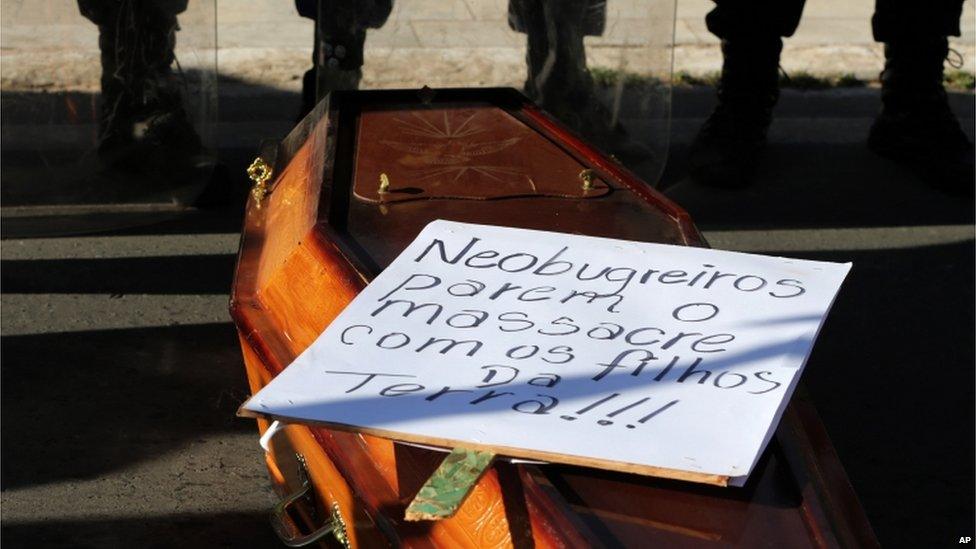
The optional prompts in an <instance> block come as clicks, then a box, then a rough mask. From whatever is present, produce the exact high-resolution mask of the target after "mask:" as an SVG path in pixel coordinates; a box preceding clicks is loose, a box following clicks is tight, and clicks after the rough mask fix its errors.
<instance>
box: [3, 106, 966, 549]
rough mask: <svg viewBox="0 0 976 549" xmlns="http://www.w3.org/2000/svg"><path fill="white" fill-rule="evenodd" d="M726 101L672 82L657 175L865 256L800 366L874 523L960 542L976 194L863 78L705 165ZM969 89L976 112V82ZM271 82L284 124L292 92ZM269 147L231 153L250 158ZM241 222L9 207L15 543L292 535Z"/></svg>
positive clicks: (822, 245)
mask: <svg viewBox="0 0 976 549" xmlns="http://www.w3.org/2000/svg"><path fill="white" fill-rule="evenodd" d="M711 101H712V99H711V92H710V91H708V90H703V89H692V90H684V91H679V92H678V93H677V94H676V96H675V105H674V116H675V119H674V124H673V135H674V138H673V139H674V140H673V144H672V157H671V161H670V163H669V166H668V168H667V170H666V171H665V173H664V176H663V180H662V184H661V186H662V187H664V188H665V189H666V192H667V194H668V195H670V196H671V197H672V198H674V199H675V200H676V201H677V202H679V203H680V204H682V205H683V206H684V207H685V208H687V209H688V211H689V212H690V213H691V214H692V216H693V217H694V219H695V220H696V222H697V224H698V225H699V227H700V228H701V229H702V230H703V232H704V234H705V236H706V238H707V239H708V240H709V242H710V243H711V244H712V246H714V247H716V248H724V249H731V250H743V251H750V252H759V253H769V254H782V255H788V256H793V257H801V258H811V259H823V260H836V261H853V263H854V269H853V271H852V273H851V276H850V278H849V279H848V282H847V283H846V284H845V286H844V288H843V290H842V292H841V294H840V296H839V298H838V300H837V302H836V304H835V307H834V310H833V312H832V313H831V315H830V318H829V320H828V322H827V324H826V326H825V327H824V329H823V332H822V334H821V337H820V340H819V341H818V344H817V345H816V347H815V351H814V354H813V356H812V357H811V359H810V362H809V364H808V366H807V370H806V373H805V383H806V385H807V387H808V389H809V392H810V393H811V395H812V397H813V400H814V401H815V402H816V403H817V404H818V408H819V410H820V413H821V416H822V418H823V420H824V422H825V424H826V426H827V429H828V431H829V432H830V434H831V437H832V438H833V441H834V444H835V446H836V448H837V451H838V453H839V455H840V458H841V460H842V462H843V463H844V465H845V467H846V468H847V471H848V474H849V476H850V478H851V480H852V483H853V485H854V488H855V490H856V491H857V493H858V494H859V496H860V498H861V500H862V503H863V505H864V507H865V509H866V510H867V513H868V516H869V518H870V520H871V521H872V524H873V526H874V528H875V530H876V532H877V535H878V537H879V539H880V540H881V542H882V543H883V544H884V545H886V546H890V547H935V546H942V545H944V544H946V545H947V544H953V545H956V544H957V540H958V538H959V537H960V536H971V535H973V533H974V528H973V516H974V512H976V508H974V497H973V484H974V475H973V467H974V438H973V433H974V422H973V411H974V381H976V379H974V362H976V356H974V341H976V337H974V330H976V321H974V299H976V297H974V277H976V275H974V228H973V221H974V213H973V210H974V207H973V203H972V200H970V199H959V198H953V197H949V196H946V195H944V194H941V193H939V192H937V191H934V190H931V189H929V188H927V187H925V186H924V185H923V184H922V183H921V182H920V181H919V180H918V179H917V178H916V177H915V176H913V175H912V174H909V173H906V172H905V171H903V170H902V169H901V168H899V167H897V166H895V165H893V164H891V163H889V162H887V161H885V160H882V159H880V158H878V157H875V156H874V155H872V154H871V153H870V152H868V151H867V150H866V149H865V147H864V146H863V142H862V141H863V136H864V135H865V134H866V131H867V127H868V125H869V124H870V120H871V118H872V117H873V115H874V113H875V111H876V108H877V92H876V91H874V90H870V89H864V90H854V91H830V92H808V93H802V92H788V93H786V94H784V98H783V101H782V103H781V105H780V107H779V108H778V110H777V121H776V123H775V124H774V127H773V130H772V132H771V145H770V148H769V151H768V155H767V157H766V159H765V163H764V166H763V168H762V170H761V172H760V174H759V177H758V180H757V182H756V184H755V185H754V186H753V187H751V188H749V189H746V190H742V191H716V190H711V189H705V188H701V187H699V186H697V185H695V184H694V183H692V182H690V181H687V180H686V178H685V167H684V162H683V158H684V155H685V153H686V148H687V143H688V141H689V140H690V137H691V135H692V133H693V131H694V129H695V128H696V127H697V126H698V125H699V124H700V123H701V120H702V118H703V117H704V116H705V115H706V114H707V112H708V111H709V109H710V106H711ZM953 102H954V105H955V107H956V112H957V114H958V115H959V116H960V118H961V119H962V120H964V121H965V122H964V124H965V127H966V129H967V131H968V132H969V133H970V135H972V133H973V119H974V112H973V97H972V95H961V96H956V97H954V98H953ZM255 104H257V105H258V106H260V105H262V104H264V105H265V107H264V110H263V111H262V110H261V109H260V108H258V109H251V110H250V111H249V113H248V116H251V117H252V119H254V120H267V123H266V127H274V128H283V127H287V126H288V124H289V123H290V117H291V116H292V113H293V112H294V111H293V110H291V109H292V107H290V105H295V104H297V96H295V95H294V94H279V95H275V96H267V97H264V99H263V100H262V102H257V103H255ZM238 108H242V109H245V110H246V108H244V107H240V106H239V107H238ZM225 116H227V113H225ZM262 117H264V118H262ZM252 151H253V148H246V147H243V146H242V147H240V148H229V149H224V150H222V154H223V157H224V160H225V162H227V164H228V165H229V166H230V167H231V169H232V171H233V173H240V172H242V171H243V168H244V166H245V165H246V164H245V162H246V161H247V160H248V159H249V157H250V156H251V154H252ZM111 226H115V227H116V228H114V229H107V227H111ZM239 226H240V210H239V207H238V206H228V207H225V208H223V209H217V210H209V211H194V212H188V213H185V214H179V215H177V214H173V213H167V212H165V211H162V212H151V213H140V212H115V213H113V212H104V211H103V212H96V213H88V214H76V215H71V214H68V213H65V212H57V211H53V212H52V211H49V212H44V211H40V210H38V211H33V212H32V211H14V210H9V211H8V212H7V215H5V216H4V217H3V219H2V229H3V237H4V240H3V242H2V244H0V277H2V292H3V294H2V296H0V305H2V312H3V314H2V317H0V328H2V332H3V336H2V339H0V347H2V358H3V368H2V370H0V374H2V379H0V387H2V399H0V411H2V417H3V429H2V435H0V445H2V492H0V502H2V514H3V522H2V535H3V538H2V540H3V542H4V543H5V544H6V545H7V546H9V547H118V546H147V547H177V546H182V547H208V546H228V547H266V546H275V540H274V537H273V534H272V533H271V530H270V528H269V527H268V523H267V520H266V512H267V510H268V509H269V508H270V506H271V505H272V503H273V498H272V495H271V493H270V490H268V489H267V487H266V485H267V481H266V477H265V471H264V468H263V467H264V466H263V460H262V455H261V450H260V449H259V447H258V445H257V437H256V431H255V428H254V425H253V423H252V422H251V421H248V420H244V419H237V418H235V417H234V411H235V409H236V407H237V406H238V404H239V403H240V402H241V401H242V399H243V398H244V397H245V395H246V394H247V388H246V384H245V379H244V373H243V367H242V364H241V358H240V351H239V349H238V344H237V341H236V336H235V333H234V329H233V327H232V325H231V324H230V321H229V317H228V315H227V312H226V305H227V295H228V292H229V288H230V281H231V276H232V269H233V266H234V253H235V251H236V243H237V234H236V231H237V230H238V228H239ZM78 231H81V232H83V233H85V234H75V235H71V236H63V233H65V232H69V233H70V232H78ZM58 233H62V235H61V236H59V235H58Z"/></svg>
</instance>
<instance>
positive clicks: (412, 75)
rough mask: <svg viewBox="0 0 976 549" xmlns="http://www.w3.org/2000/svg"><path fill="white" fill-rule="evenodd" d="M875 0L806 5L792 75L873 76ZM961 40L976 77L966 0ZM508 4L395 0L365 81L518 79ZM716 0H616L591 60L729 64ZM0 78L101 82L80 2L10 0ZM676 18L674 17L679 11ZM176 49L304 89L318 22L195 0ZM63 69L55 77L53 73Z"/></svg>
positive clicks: (224, 68)
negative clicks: (718, 30) (714, 20)
mask: <svg viewBox="0 0 976 549" xmlns="http://www.w3.org/2000/svg"><path fill="white" fill-rule="evenodd" d="M873 4H874V3H873V2H870V1H862V2H850V1H847V0H808V1H807V5H806V8H805V10H804V18H803V20H802V22H801V24H800V27H799V28H798V29H797V32H796V34H795V35H794V36H793V37H791V38H790V39H788V40H787V41H786V45H785V50H784V54H783V58H782V66H783V68H784V70H785V71H787V72H788V73H793V74H796V73H800V72H806V73H811V74H817V75H838V74H843V73H852V74H855V75H856V76H858V77H859V78H862V79H868V80H871V79H875V78H876V77H877V75H878V72H879V71H880V70H881V66H882V62H883V54H882V50H881V46H880V45H879V44H876V43H874V42H873V41H872V38H871V25H870V17H871V13H872V11H873ZM964 5H965V13H964V14H963V18H962V31H963V32H962V36H961V37H959V38H957V39H953V40H952V45H953V47H954V48H955V49H956V50H958V51H959V52H960V53H961V54H962V55H963V67H964V68H965V69H966V70H968V71H970V72H976V47H974V40H976V19H974V12H973V0H966V1H965V4H964ZM506 6H507V0H396V2H395V3H394V11H393V13H392V14H391V16H390V18H389V19H388V21H387V23H386V24H385V25H384V26H383V28H381V29H379V30H374V31H370V32H369V35H368V38H367V43H366V48H367V49H366V60H367V63H366V66H365V75H364V83H365V84H366V85H369V86H371V87H420V86H422V85H424V84H429V85H431V86H447V85H452V84H453V85H458V84H461V85H464V84H466V85H470V84H471V82H472V79H477V80H480V84H481V85H519V84H521V81H522V79H523V76H522V72H523V70H522V64H523V59H524V58H525V53H524V42H525V37H524V35H520V34H518V33H515V32H514V31H512V30H511V29H509V27H508V23H507V20H506V14H507V9H506ZM711 6H712V3H711V2H710V1H709V0H610V1H609V2H608V3H607V9H608V20H609V21H608V24H607V28H606V30H605V32H604V34H603V35H602V36H599V37H596V36H594V37H589V38H587V41H586V44H587V48H588V53H589V58H590V66H599V67H607V68H623V69H626V70H630V71H634V72H644V73H653V74H655V75H657V76H661V75H664V74H666V73H667V69H668V67H669V66H670V57H669V56H668V55H667V53H668V51H667V50H666V49H665V48H666V46H667V45H668V44H669V43H670V42H671V37H672V22H674V24H673V36H674V69H675V71H685V72H689V73H691V74H695V75H701V74H706V73H709V72H713V71H716V70H718V69H719V68H720V67H721V55H720V53H719V51H718V49H717V48H716V47H715V46H716V44H717V40H716V39H715V37H714V36H712V35H711V34H710V33H709V32H708V30H707V29H706V28H705V23H704V16H705V13H707V12H708V10H709V9H711ZM0 9H2V14H0V15H2V21H3V22H2V27H3V33H2V36H0V45H2V50H0V62H2V65H3V67H2V68H3V70H2V73H3V74H2V75H0V81H2V83H3V85H4V87H5V89H7V90H11V89H15V88H16V89H30V90H35V89H43V90H49V91H50V90H58V89H63V88H64V86H70V88H71V89H74V90H95V89H97V88H98V76H99V74H98V49H97V43H98V33H97V30H96V28H95V27H94V25H92V24H91V23H90V22H88V21H87V20H86V19H84V18H83V17H81V15H79V13H78V10H77V7H76V3H75V0H3V1H2V2H0ZM675 16H676V17H677V19H676V20H675V19H674V17H675ZM180 24H181V27H182V30H181V31H180V34H179V37H178V41H177V46H178V48H179V49H178V52H177V54H178V56H179V59H180V62H181V63H182V65H183V66H184V68H187V69H190V70H203V71H212V70H213V69H214V65H215V63H216V53H215V51H214V45H215V44H216V45H218V46H219V48H220V59H219V62H220V72H221V74H222V75H223V76H225V77H228V78H232V79H236V80H241V81H244V82H247V83H250V84H254V85H263V86H272V87H278V88H280V87H282V86H285V87H287V88H289V89H298V88H297V87H298V86H300V84H301V81H300V77H301V74H302V73H303V72H304V71H305V70H306V69H307V65H308V64H309V60H310V58H311V47H312V35H313V28H312V23H311V21H310V20H308V19H302V18H301V17H299V16H298V15H297V13H296V12H295V10H294V9H293V5H292V3H291V2H285V1H282V0H253V1H252V0H220V1H219V2H217V3H216V9H215V8H214V4H213V3H211V2H208V1H203V0H200V1H194V2H191V3H190V4H189V8H188V9H187V11H186V12H185V13H184V14H183V15H181V16H180ZM55 75H56V77H55Z"/></svg>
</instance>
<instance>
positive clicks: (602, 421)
mask: <svg viewBox="0 0 976 549" xmlns="http://www.w3.org/2000/svg"><path fill="white" fill-rule="evenodd" d="M619 396H620V393H611V394H609V395H607V396H605V397H603V398H601V399H600V400H597V401H596V402H593V403H592V404H588V405H586V406H584V407H582V408H580V409H579V410H576V412H575V413H576V415H565V416H559V417H560V419H565V420H566V421H576V420H577V419H579V416H581V415H583V414H585V413H587V412H589V411H591V410H593V409H595V408H597V407H599V406H602V405H604V404H606V403H607V402H610V401H611V400H613V399H615V398H617V397H619ZM649 400H651V397H644V398H641V399H638V400H635V401H634V402H631V403H630V404H627V405H625V406H623V407H621V408H617V409H616V410H614V411H612V412H610V413H608V414H607V415H606V416H605V418H615V417H617V416H619V415H620V414H622V413H624V412H626V411H628V410H631V409H634V408H637V407H638V406H640V405H642V404H644V403H645V402H647V401H649ZM677 403H678V401H677V400H672V401H671V402H668V403H667V404H665V405H663V406H660V407H658V408H656V409H655V410H653V411H652V412H650V413H648V414H646V415H645V416H643V417H641V418H640V419H638V420H637V423H640V424H643V423H646V422H647V421H649V420H651V419H652V418H654V417H655V416H657V415H659V414H661V413H662V412H664V411H665V410H667V409H668V408H670V407H672V406H674V405H675V404H677ZM605 418H604V419H598V420H597V422H596V423H597V425H602V426H607V425H613V423H614V420H612V419H605ZM636 427H637V425H635V424H633V423H628V424H627V428H628V429H635V428H636Z"/></svg>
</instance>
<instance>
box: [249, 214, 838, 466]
mask: <svg viewBox="0 0 976 549" xmlns="http://www.w3.org/2000/svg"><path fill="white" fill-rule="evenodd" d="M849 269H850V264H835V263H824V262H815V261H803V260H795V259H784V258H775V257H766V256H760V255H751V254H743V253H734V252H725V251H718V250H710V249H701V248H690V247H681V246H667V245H659V244H646V243H639V242H628V241H621V240H612V239H605V238H594V237H586V236H578V235H568V234H558V233H549V232H541V231H529V230H522V229H511V228H503V227H491V226H484V225H471V224H464V223H454V222H447V221H436V222H434V223H431V224H430V225H428V226H427V227H426V228H425V229H424V230H423V232H421V234H420V236H418V237H417V239H416V240H415V241H414V242H413V243H412V244H410V246H408V247H407V249H406V250H404V252H403V253H402V254H401V255H400V256H399V257H398V258H397V259H396V260H395V261H394V262H393V263H392V264H391V265H390V266H389V267H388V268H387V269H386V270H385V271H383V273H382V274H380V275H379V276H378V277H377V278H376V279H375V280H374V281H373V282H372V283H371V284H370V285H369V286H368V287H367V288H366V289H365V290H364V291H363V292H362V293H361V294H360V295H359V296H358V297H357V298H356V299H355V300H354V301H353V302H352V303H351V304H350V305H349V306H348V307H347V308H346V309H345V310H344V311H343V312H342V314H341V315H339V317H338V318H336V320H335V321H334V322H332V324H331V325H330V326H329V327H328V329H327V330H326V331H325V332H324V333H323V334H322V335H321V336H320V337H319V338H318V339H317V340H316V341H315V342H314V343H313V344H312V345H311V346H310V347H309V348H308V349H307V350H306V351H305V352H304V353H303V354H302V355H301V356H299V357H298V358H297V359H296V360H295V362H294V363H292V364H291V365H290V366H289V367H288V368H286V369H285V371H284V372H282V373H281V374H280V375H278V377H276V378H275V379H274V380H273V381H272V382H271V383H270V384H269V385H268V386H267V387H265V388H264V389H262V390H261V391H260V392H259V393H258V394H257V395H255V396H254V397H253V398H252V399H251V400H249V401H248V402H247V403H246V404H245V409H247V410H251V411H253V412H257V413H261V414H266V415H270V416H275V417H279V418H283V419H288V420H292V421H301V420H306V421H320V422H327V423H331V424H338V425H345V426H351V427H355V428H360V429H363V430H366V431H369V432H374V433H381V434H387V435H389V436H392V437H394V438H399V439H403V440H411V441H415V442H426V443H432V444H444V445H448V446H455V445H457V446H469V447H475V448H490V449H494V450H496V451H497V452H498V453H501V454H505V455H510V456H518V457H526V458H542V459H548V460H549V461H568V462H576V463H590V464H593V465H595V466H603V467H607V468H620V469H624V470H632V471H633V470H637V471H640V470H641V469H640V468H641V467H648V468H664V469H668V470H676V471H688V472H692V473H700V474H707V475H721V476H727V477H732V481H731V482H732V483H733V484H737V483H741V482H744V480H745V477H746V476H747V475H748V473H749V472H750V471H751V470H752V468H753V466H754V465H755V463H756V461H757V460H758V457H759V455H760V454H761V452H762V450H763V448H764V447H765V445H766V443H767V442H768V440H769V438H770V436H771V435H772V432H773V431H774V430H775V427H776V424H777V422H778V420H779V417H780V415H781V413H782V411H783V409H784V408H785V406H786V403H787V402H788V400H789V397H790V395H791V394H792V392H793V389H794V387H795V385H796V383H797V381H798V380H799V377H800V372H801V371H802V369H803V366H804V364H805V362H806V360H807V357H808V355H809V353H810V350H811V347H812V345H813V341H814V339H815V338H816V336H817V333H818V331H819V329H820V326H821V325H822V323H823V320H824V317H825V315H826V313H827V311H828V310H829V308H830V305H831V303H832V302H833V300H834V297H835V295H836V294H837V291H838V289H839V287H840V285H841V282H842V281H843V280H844V277H845V276H846V275H847V272H848V271H849ZM635 466H636V467H635Z"/></svg>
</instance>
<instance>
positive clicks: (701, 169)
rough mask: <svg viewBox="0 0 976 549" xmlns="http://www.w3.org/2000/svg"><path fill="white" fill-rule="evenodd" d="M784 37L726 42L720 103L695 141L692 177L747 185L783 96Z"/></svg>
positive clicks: (719, 183) (713, 183) (717, 183)
mask: <svg viewBox="0 0 976 549" xmlns="http://www.w3.org/2000/svg"><path fill="white" fill-rule="evenodd" d="M782 49H783V41H782V39H781V38H779V37H769V38H763V39H759V38H748V39H745V38H742V39H736V40H723V41H722V56H723V62H722V77H721V80H720V82H719V84H718V105H717V106H716V107H715V110H714V111H713V112H712V114H711V116H709V117H708V119H707V120H706V121H705V124H704V125H702V128H701V130H699V132H698V135H697V136H696V137H695V139H694V141H692V144H691V151H690V155H689V164H690V172H691V176H692V177H693V178H694V179H695V180H696V181H698V182H699V183H702V184H704V185H709V186H713V187H732V188H734V187H742V186H745V185H747V184H748V183H749V182H750V181H751V179H752V177H753V175H754V174H755V171H756V167H757V166H758V164H759V157H760V153H761V152H762V150H763V148H764V147H765V145H766V132H767V130H768V129H769V124H770V123H771V122H772V114H773V107H774V106H775V105H776V101H777V100H778V99H779V55H780V52H781V51H782Z"/></svg>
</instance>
